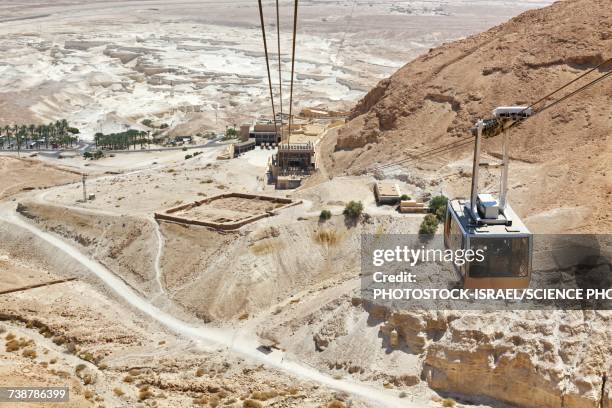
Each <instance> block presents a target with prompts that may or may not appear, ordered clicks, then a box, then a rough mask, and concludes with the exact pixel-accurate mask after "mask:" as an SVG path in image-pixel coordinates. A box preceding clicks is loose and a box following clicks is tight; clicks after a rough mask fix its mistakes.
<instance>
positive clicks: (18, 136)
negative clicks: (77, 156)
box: [0, 119, 79, 150]
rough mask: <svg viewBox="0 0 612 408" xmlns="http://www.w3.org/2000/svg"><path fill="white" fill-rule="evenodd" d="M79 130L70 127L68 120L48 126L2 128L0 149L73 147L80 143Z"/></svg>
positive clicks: (32, 125)
mask: <svg viewBox="0 0 612 408" xmlns="http://www.w3.org/2000/svg"><path fill="white" fill-rule="evenodd" d="M78 134H79V130H78V129H77V128H74V127H70V125H69V124H68V121H67V120H66V119H62V120H58V121H56V122H51V123H49V124H48V125H34V124H30V125H12V126H11V125H5V126H4V127H2V126H0V149H2V150H4V149H11V150H22V149H24V148H26V149H37V150H39V149H42V148H43V147H44V148H45V149H48V148H49V146H51V148H54V149H56V148H66V147H72V146H73V144H74V143H76V142H77V141H78V137H77V136H76V135H78Z"/></svg>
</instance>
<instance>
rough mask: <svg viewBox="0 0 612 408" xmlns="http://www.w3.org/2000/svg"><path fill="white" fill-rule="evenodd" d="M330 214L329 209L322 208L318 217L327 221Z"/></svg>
mask: <svg viewBox="0 0 612 408" xmlns="http://www.w3.org/2000/svg"><path fill="white" fill-rule="evenodd" d="M331 216H332V213H331V211H329V210H322V211H321V214H320V215H319V219H320V220H321V221H327V220H329V219H330V218H331Z"/></svg>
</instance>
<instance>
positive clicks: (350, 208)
mask: <svg viewBox="0 0 612 408" xmlns="http://www.w3.org/2000/svg"><path fill="white" fill-rule="evenodd" d="M362 212H363V204H362V203H361V201H350V202H349V203H348V204H347V205H346V207H344V211H343V212H342V213H343V214H344V215H345V216H347V217H348V218H352V219H355V218H359V216H360V215H361V213H362Z"/></svg>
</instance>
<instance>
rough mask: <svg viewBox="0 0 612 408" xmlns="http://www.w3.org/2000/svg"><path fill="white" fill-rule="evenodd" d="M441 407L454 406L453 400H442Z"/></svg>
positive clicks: (449, 407)
mask: <svg viewBox="0 0 612 408" xmlns="http://www.w3.org/2000/svg"><path fill="white" fill-rule="evenodd" d="M442 406H443V407H445V408H452V407H454V406H455V400H454V399H452V398H444V399H443V400H442Z"/></svg>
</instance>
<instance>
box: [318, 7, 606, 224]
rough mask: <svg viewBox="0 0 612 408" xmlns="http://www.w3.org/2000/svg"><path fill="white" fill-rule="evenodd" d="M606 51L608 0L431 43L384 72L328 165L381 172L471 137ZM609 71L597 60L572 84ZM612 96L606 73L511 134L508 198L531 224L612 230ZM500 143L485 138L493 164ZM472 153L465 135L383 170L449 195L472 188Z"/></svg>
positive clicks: (488, 185)
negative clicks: (495, 115) (498, 111)
mask: <svg viewBox="0 0 612 408" xmlns="http://www.w3.org/2000/svg"><path fill="white" fill-rule="evenodd" d="M610 57H612V14H611V13H610V3H609V1H607V0H576V1H560V2H557V3H554V4H553V5H551V6H549V7H546V8H542V9H537V10H532V11H528V12H525V13H523V14H521V15H519V16H517V17H516V18H513V19H511V20H510V21H508V22H507V23H505V24H502V25H499V26H497V27H494V28H492V29H491V30H489V31H487V32H484V33H482V34H478V35H474V36H471V37H468V38H466V39H463V40H460V41H456V42H453V43H448V44H444V45H442V46H440V47H438V48H434V49H431V50H429V52H427V53H426V54H424V55H422V56H420V57H418V58H417V59H415V60H414V61H412V62H410V63H409V64H407V65H405V66H404V67H403V68H401V69H400V70H399V71H397V72H396V73H395V74H394V75H393V76H391V77H390V78H388V79H385V80H382V81H381V82H380V83H379V84H378V85H377V86H376V87H375V88H374V89H372V90H371V91H370V92H369V93H368V94H367V95H366V96H365V97H364V98H363V99H362V100H361V101H359V103H358V104H357V105H356V106H355V107H354V108H353V111H352V115H351V120H350V122H349V123H348V125H347V126H346V127H345V128H344V129H343V130H342V131H340V132H339V135H338V139H337V142H336V144H335V147H334V149H333V150H334V151H333V153H330V155H329V157H330V159H329V163H328V166H326V167H328V170H329V169H331V172H332V173H333V174H343V173H351V174H355V173H363V172H364V171H368V172H370V171H371V172H376V171H375V170H376V166H378V165H380V164H385V163H391V162H395V161H397V160H401V159H405V158H409V157H414V156H415V155H418V154H419V153H420V152H423V151H426V150H428V149H431V148H432V147H437V146H441V145H444V144H448V143H450V142H453V141H457V140H459V139H460V138H465V137H466V136H469V128H470V127H471V126H473V124H474V123H475V122H476V120H477V119H478V118H484V117H490V114H491V111H492V110H493V109H494V108H495V107H497V106H507V105H515V104H530V103H532V102H535V101H536V100H538V99H539V98H541V97H542V96H544V95H546V94H548V93H549V92H551V91H553V90H555V89H557V88H558V87H560V86H562V85H563V84H565V83H567V82H569V81H570V80H572V79H574V78H576V77H578V76H579V75H581V74H582V73H584V72H586V71H587V70H589V69H591V68H593V67H595V66H597V65H598V64H600V63H601V62H603V61H605V60H606V59H608V58H610ZM610 69H612V64H606V65H604V66H602V67H601V68H599V69H597V70H595V71H594V72H592V73H591V74H589V76H587V77H585V78H584V81H583V82H577V83H576V84H574V86H573V87H570V88H568V89H567V91H572V90H574V89H576V88H578V87H580V86H582V85H583V84H585V83H586V82H588V81H589V80H592V79H595V78H597V76H599V75H602V74H603V73H605V72H609V70H610ZM611 95H612V80H610V79H609V78H607V79H605V80H604V81H602V82H600V83H599V84H597V85H596V86H594V87H592V88H590V89H589V90H587V91H586V92H583V93H581V94H579V95H577V96H576V97H573V98H571V99H569V100H567V101H566V102H565V103H562V104H559V105H557V106H555V107H554V108H552V109H550V110H547V111H546V112H545V113H542V114H540V115H538V116H536V117H534V118H533V119H531V120H529V121H528V122H526V123H525V124H523V125H521V126H520V127H518V128H517V129H516V130H513V131H512V132H511V134H510V138H511V143H512V147H511V150H510V156H511V158H512V159H513V161H512V162H511V167H510V184H509V185H510V188H511V189H510V197H509V199H510V202H511V203H512V204H513V206H514V207H515V210H518V212H519V214H520V215H522V216H523V217H526V218H527V222H528V225H529V226H530V227H531V228H532V229H533V230H534V231H535V232H556V231H597V232H607V231H611V230H612V226H611V221H610V218H609V217H607V216H606V215H605V214H606V213H609V210H610V205H611V203H612V200H611V194H612V174H611V172H610V170H609V167H610V162H611V161H612V144H611V143H610V133H611V132H610V130H611V129H612V108H611V106H612V104H611V102H612V97H611ZM499 139H500V138H499V137H498V138H494V139H490V140H487V141H485V144H484V149H485V151H486V152H488V153H489V154H491V156H492V157H491V160H492V161H495V160H496V157H499V156H498V155H499V152H500V150H501V145H500V140H499ZM471 154H472V144H469V143H468V144H466V145H463V146H462V147H460V148H458V149H455V150H452V151H450V152H445V153H444V154H442V155H435V156H434V157H430V158H428V159H427V160H413V161H411V162H409V163H407V164H405V165H402V166H394V167H386V168H385V169H384V170H385V171H384V172H382V174H381V172H380V171H378V173H379V176H380V177H386V178H388V177H396V178H400V176H402V175H403V177H408V178H410V179H414V180H418V179H419V178H425V179H428V180H427V182H428V183H429V184H430V185H436V186H437V185H439V188H440V190H442V191H444V192H445V193H447V194H449V195H450V196H466V195H467V189H468V188H469V177H466V176H469V173H471V167H470V166H469V159H470V158H471ZM466 172H467V173H466ZM486 180H487V179H486V178H485V186H484V188H485V189H488V190H489V191H495V188H497V182H496V181H493V180H489V181H486ZM481 187H482V186H481ZM552 224H554V225H555V227H554V228H551V227H550V225H552Z"/></svg>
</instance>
